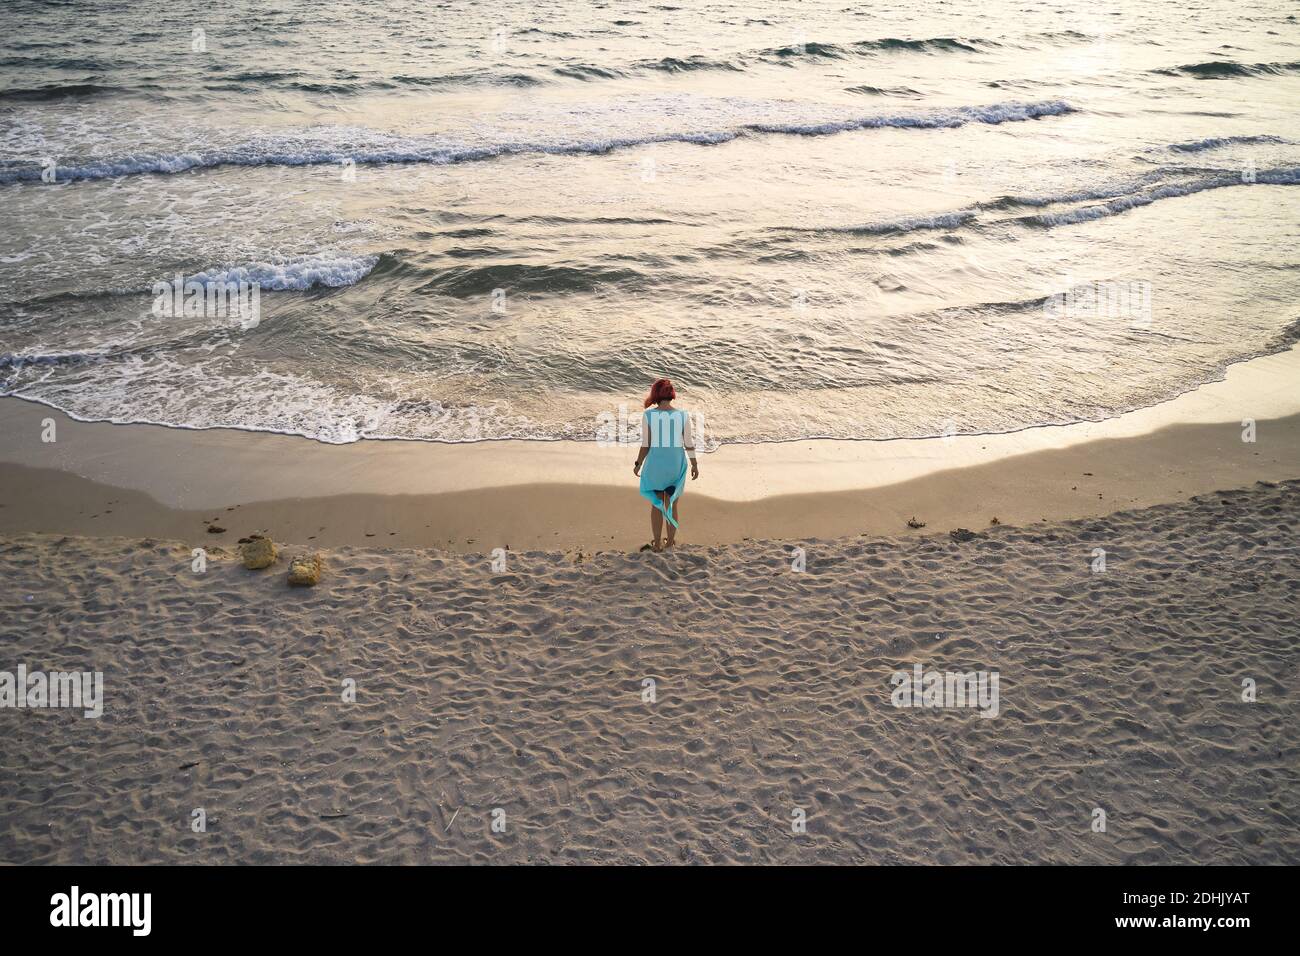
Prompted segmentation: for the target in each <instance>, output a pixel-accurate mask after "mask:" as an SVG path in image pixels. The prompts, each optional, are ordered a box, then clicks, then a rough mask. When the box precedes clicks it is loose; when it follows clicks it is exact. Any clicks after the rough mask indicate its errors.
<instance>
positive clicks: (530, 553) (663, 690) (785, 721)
mask: <svg viewBox="0 0 1300 956" xmlns="http://www.w3.org/2000/svg"><path fill="white" fill-rule="evenodd" d="M1294 361H1295V353H1294V352H1292V353H1285V354H1283V355H1279V356H1271V357H1269V358H1266V359H1260V360H1256V361H1255V362H1252V363H1246V364H1244V365H1242V366H1237V367H1234V368H1233V369H1231V370H1230V371H1229V375H1228V378H1227V379H1226V380H1225V382H1222V383H1216V384H1214V385H1210V386H1206V387H1205V388H1204V389H1200V390H1197V391H1196V392H1194V393H1190V394H1189V395H1188V396H1185V397H1184V398H1182V399H1180V400H1177V402H1176V403H1169V404H1168V405H1165V406H1161V407H1159V408H1156V409H1149V410H1145V411H1142V412H1136V413H1132V414H1131V415H1130V416H1122V417H1121V418H1119V419H1115V420H1112V421H1110V422H1106V423H1097V424H1088V425H1085V426H1080V427H1079V428H1078V429H1076V432H1077V433H1076V434H1068V433H1066V430H1041V429H1040V430H1034V431H1033V432H1030V433H1023V434H1018V435H1012V436H969V437H961V438H954V439H952V440H951V441H949V442H945V441H944V440H942V439H940V440H935V441H932V442H930V443H929V444H928V445H925V444H924V443H898V444H893V446H892V447H890V446H891V443H844V444H841V443H817V442H812V443H805V444H807V445H809V446H812V448H813V449H814V451H812V452H811V460H814V461H815V460H818V459H820V461H821V466H820V468H819V472H820V475H821V477H820V479H819V481H818V482H813V483H811V487H813V488H816V489H818V490H814V491H809V492H807V493H805V494H783V493H778V494H770V495H765V494H763V493H762V489H761V488H760V489H755V487H754V485H753V484H752V483H748V482H746V481H745V480H744V476H745V475H747V474H759V473H762V474H765V475H766V476H767V478H768V481H769V483H770V487H774V488H776V489H779V490H781V491H784V490H785V489H786V488H787V487H789V486H790V485H792V484H798V483H800V482H801V481H802V482H803V483H804V484H805V485H808V484H809V482H807V481H806V480H804V479H806V476H807V471H806V470H805V471H803V473H802V474H801V473H800V469H801V468H803V467H804V466H803V465H800V464H794V465H791V468H793V469H794V473H793V474H791V472H790V471H789V470H785V469H783V465H782V460H783V459H782V452H785V451H788V452H789V457H790V459H791V460H792V461H795V462H807V461H809V460H810V457H809V456H810V452H809V451H807V450H804V449H798V448H795V447H793V446H791V447H790V448H788V449H786V448H785V447H782V448H781V449H778V451H777V452H776V453H775V454H773V452H772V449H771V448H766V449H764V450H763V452H764V453H765V454H768V455H772V456H773V457H774V458H775V459H776V460H775V461H773V462H772V463H770V464H767V465H764V464H763V463H762V462H759V461H757V460H755V450H753V449H746V448H744V447H743V446H742V447H739V448H736V447H730V446H729V447H724V448H723V449H722V450H721V451H719V452H717V453H715V454H712V455H708V456H705V457H704V465H703V467H704V470H705V474H706V475H707V476H708V479H709V481H710V482H711V483H706V482H705V481H701V482H700V483H699V486H700V487H704V488H708V489H709V490H710V491H715V490H716V491H719V492H721V495H720V496H718V497H714V496H713V495H710V494H703V493H695V491H694V489H692V492H691V493H690V494H688V495H687V496H686V498H685V499H684V511H685V514H686V515H687V516H688V518H687V520H688V522H689V523H688V524H687V525H686V526H685V527H686V530H684V531H683V541H682V544H681V545H680V546H679V548H678V550H677V551H676V552H674V553H669V554H664V555H655V554H651V553H647V552H639V551H638V550H637V548H638V546H639V544H640V543H641V542H642V541H644V540H645V532H644V530H643V529H642V528H641V527H640V526H641V525H642V524H643V522H644V514H643V511H644V509H643V507H642V506H641V505H640V504H639V500H638V499H637V498H636V495H635V490H634V486H633V485H632V484H631V483H630V482H626V483H624V484H623V486H619V485H618V484H616V482H617V481H618V480H619V479H616V478H608V479H607V478H606V475H607V474H612V473H613V472H614V469H615V466H616V465H617V467H618V469H619V470H622V469H623V468H625V467H626V463H625V462H624V460H623V459H625V458H628V457H629V455H628V454H627V450H626V449H623V448H616V449H612V450H610V449H597V448H596V447H595V446H591V445H588V446H582V445H578V444H575V443H555V444H548V443H533V444H531V445H529V446H527V448H525V449H524V450H523V451H522V452H521V451H520V448H519V447H517V446H518V445H520V444H522V443H485V444H481V445H474V446H447V445H440V444H435V443H410V442H397V443H388V442H380V443H374V442H371V443H363V444H362V445H360V446H326V445H321V444H318V443H314V442H309V441H306V440H304V439H298V438H291V437H284V436H274V435H247V434H243V433H235V432H223V431H191V432H186V431H177V430H169V429H161V428H154V427H152V426H141V425H137V426H114V425H106V424H83V423H78V422H74V421H72V420H70V419H66V418H65V417H62V416H60V415H58V414H57V413H55V412H53V411H52V410H50V409H47V408H44V407H42V406H38V405H34V404H32V403H26V402H17V401H12V400H6V401H3V402H0V421H3V423H4V433H5V435H6V439H7V440H6V442H5V445H4V453H3V454H4V457H5V459H6V461H5V463H3V464H0V505H3V507H0V532H2V536H0V568H2V569H3V580H4V581H5V585H6V586H5V590H4V595H3V598H2V601H3V620H4V625H3V627H2V628H0V632H2V637H3V640H4V645H5V647H6V649H7V650H6V667H7V668H8V669H9V670H10V671H12V670H13V667H14V666H15V665H17V664H20V663H21V664H25V665H26V667H27V668H28V669H29V670H51V671H52V670H63V669H65V668H66V669H72V670H94V671H99V672H102V674H103V681H104V701H103V715H102V716H101V717H99V718H97V719H88V718H84V717H83V716H81V715H80V714H74V713H71V712H68V711H56V712H50V711H47V712H29V713H25V714H21V715H17V716H18V717H19V719H11V720H9V721H8V723H7V727H8V732H7V733H6V735H5V743H4V745H3V751H4V763H5V766H6V770H7V779H8V780H9V781H10V786H9V787H7V788H6V792H5V795H4V799H3V802H0V860H3V861H5V862H10V863H53V862H65V863H66V862H86V863H139V862H166V863H182V862H208V863H220V862H240V863H284V862H327V863H337V862H382V863H450V862H481V863H529V862H557V863H565V862H584V863H593V862H618V863H759V862H763V863H807V862H827V863H1012V862H1015V863H1193V862H1195V863H1222V864H1228V863H1239V864H1244V863H1249V864H1253V863H1289V864H1294V863H1296V862H1298V861H1300V838H1298V837H1297V833H1298V832H1300V831H1298V830H1297V827H1296V821H1297V820H1298V819H1300V806H1297V803H1296V793H1297V792H1298V791H1297V783H1298V782H1300V781H1297V771H1296V761H1295V754H1296V749H1297V746H1298V745H1300V741H1298V739H1297V731H1296V728H1297V726H1300V724H1297V721H1296V716H1297V714H1296V708H1297V699H1296V696H1295V692H1294V681H1293V680H1292V679H1291V678H1292V677H1294V672H1295V667H1294V652H1295V634H1294V628H1295V621H1296V620H1297V619H1300V577H1298V576H1297V572H1298V569H1300V540H1298V539H1297V533H1296V532H1297V525H1296V519H1297V515H1298V514H1300V482H1297V481H1296V480H1294V479H1295V477H1296V476H1297V475H1300V431H1298V429H1300V415H1296V414H1283V413H1286V412H1288V411H1293V410H1292V409H1290V408H1288V403H1289V402H1294V401H1295V400H1296V398H1295V395H1294V393H1293V391H1292V390H1291V389H1290V387H1289V382H1290V379H1289V377H1288V376H1289V375H1290V373H1291V372H1292V371H1293V364H1294ZM1256 408H1257V409H1262V410H1263V414H1265V415H1267V414H1269V413H1270V412H1271V413H1274V414H1277V415H1279V416H1280V417H1274V418H1267V417H1266V418H1261V419H1260V420H1259V421H1257V422H1255V429H1256V432H1255V438H1256V440H1255V441H1254V442H1246V441H1243V440H1242V432H1243V430H1242V421H1241V417H1242V416H1243V415H1244V414H1245V411H1243V409H1245V410H1247V411H1248V410H1250V409H1256ZM1216 417H1217V418H1218V419H1219V420H1217V421H1216V420H1215V419H1216ZM46 419H53V420H54V421H55V422H56V429H57V436H58V438H57V441H56V442H53V443H41V442H40V441H39V434H40V430H41V428H42V424H43V422H45V420H46ZM1180 419H1181V420H1180ZM1200 419H1205V420H1200ZM906 445H911V446H913V447H904V446H906ZM918 447H919V448H920V449H921V450H922V451H923V454H922V455H920V456H919V457H918V455H917V454H915V452H916V451H917V448H918ZM615 455H616V456H617V459H616V461H615V460H614V458H613V457H612V456H615ZM42 456H44V458H42ZM855 456H856V458H855ZM873 456H874V458H873ZM453 461H458V462H460V466H461V468H460V470H458V471H451V472H449V470H448V468H449V463H451V462H453ZM494 462H495V463H496V465H498V466H499V468H498V470H496V471H494V470H493V467H494V465H493V463H494ZM510 462H513V465H511V464H510ZM582 463H586V465H587V472H586V473H587V474H588V476H589V477H588V480H587V481H585V482H577V481H572V480H570V481H567V482H566V481H562V482H557V483H554V484H547V483H542V482H539V481H538V480H537V478H538V477H539V474H538V472H539V470H540V471H546V470H548V469H549V470H550V472H551V473H553V474H555V475H557V476H559V477H561V478H569V479H572V478H576V477H579V476H580V475H582V474H583V471H582ZM593 463H594V464H593ZM606 463H608V464H606ZM887 463H891V464H887ZM873 465H874V467H873ZM891 467H892V469H893V470H892V471H891V470H890V468H891ZM604 469H608V470H604ZM882 473H883V475H884V477H885V479H886V480H884V481H882ZM852 474H858V475H861V476H865V477H863V478H860V479H859V480H858V485H859V486H857V487H843V486H842V485H843V483H845V482H848V483H849V484H852V482H853V480H854V479H853V478H852V477H846V476H849V475H852ZM466 475H473V476H474V480H475V481H477V482H478V483H479V484H482V485H485V486H484V487H461V486H460V484H463V483H466V481H467V479H466ZM891 476H892V477H899V478H901V480H898V481H895V482H893V483H889V482H888V480H887V479H888V477H891ZM629 477H630V475H629ZM492 478H495V479H497V481H496V482H494V481H492V480H489V479H492ZM111 481H115V482H117V484H113V483H110V482H111ZM340 487H351V488H354V489H357V490H354V491H353V492H352V493H345V494H333V493H331V492H334V491H336V490H337V489H338V488H340ZM295 488H296V489H298V490H300V491H301V492H302V494H300V495H287V494H285V491H286V489H295ZM1225 489H1236V490H1225ZM260 494H265V495H267V496H268V497H266V498H260V497H259V495H260ZM727 494H730V495H731V497H725V495H727ZM276 495H280V497H276ZM912 516H916V517H917V519H918V523H920V522H924V525H925V526H924V527H922V528H909V527H907V525H906V522H907V519H908V518H909V517H912ZM995 517H996V518H998V521H997V523H993V520H992V519H993V518H995ZM214 527H215V528H219V529H222V530H219V531H212V530H209V529H211V528H214ZM960 529H964V530H960ZM256 531H263V532H265V533H267V534H268V535H270V536H271V537H272V538H273V539H274V540H276V541H277V542H279V543H280V545H281V553H280V556H279V559H278V560H277V562H276V563H275V564H274V565H272V566H271V567H270V568H268V569H265V570H262V571H250V570H247V569H246V568H244V567H243V566H242V565H241V564H240V561H239V554H238V544H237V541H236V539H238V538H242V537H246V536H247V535H249V534H250V533H253V532H256ZM953 532H956V534H954V533H953ZM195 548H203V549H204V551H205V553H206V561H207V564H206V567H205V568H204V569H203V570H202V571H201V572H200V571H196V570H195V567H194V564H193V561H194V550H193V549H195ZM495 548H502V549H504V550H503V551H502V552H498V553H497V554H496V555H495V556H494V555H493V554H492V552H493V550H494V549H495ZM1098 549H1101V550H1102V551H1104V552H1105V555H1104V570H1098V566H1097V555H1098V553H1099V552H1098ZM313 551H319V552H320V553H321V554H322V557H323V566H324V572H323V576H322V580H321V583H320V584H319V585H317V586H316V587H315V588H310V589H297V588H294V589H291V588H288V587H287V586H286V569H287V566H288V562H289V560H290V559H291V558H292V557H294V556H296V555H300V554H307V553H310V552H313ZM494 557H496V558H497V560H496V561H495V562H494V560H493V559H494ZM801 562H802V566H803V570H796V569H795V565H797V564H800V563H801ZM917 665H920V666H921V667H922V668H923V669H925V670H937V671H940V672H954V671H955V672H959V673H967V672H995V673H997V674H998V676H999V680H1000V691H999V693H1000V701H999V705H998V706H997V707H996V708H995V710H996V715H995V716H994V715H990V716H989V717H987V718H986V717H983V716H981V714H980V713H979V712H976V711H975V710H972V709H962V708H960V707H958V708H956V709H951V708H947V709H936V710H930V709H925V708H906V707H897V706H895V701H894V700H893V698H892V697H891V694H892V685H891V677H892V675H894V674H896V673H899V672H904V673H910V672H911V671H912V669H913V668H915V667H916V666H917ZM1247 679H1249V680H1250V681H1253V682H1254V686H1255V689H1256V695H1257V696H1256V699H1254V700H1253V701H1252V702H1247V701H1245V700H1243V681H1244V680H1247ZM348 681H351V682H354V683H353V684H351V685H350V686H351V687H352V688H354V690H355V700H345V699H344V694H345V693H346V692H347V688H348V686H349V685H347V684H345V682H348ZM647 681H650V682H652V683H651V684H647V683H646V682H647ZM650 690H652V691H653V699H652V700H651V699H647V698H646V696H645V695H646V694H647V693H649V692H650ZM10 716H11V717H13V716H14V715H13V714H10ZM196 810H201V811H202V813H203V815H204V819H205V820H206V830H205V831H204V832H201V833H196V832H193V831H192V829H191V822H192V815H193V813H194V811H196ZM1098 811H1100V812H1102V813H1104V815H1105V820H1106V828H1105V830H1104V832H1098V831H1095V830H1094V829H1093V825H1094V821H1095V819H1096V814H1097V812H1098ZM800 812H802V814H804V819H805V820H806V830H805V831H804V832H800V833H794V832H792V827H791V821H792V819H793V817H794V815H795V814H798V813H800ZM494 820H503V821H504V823H503V824H499V825H503V826H504V831H502V832H498V831H494V830H493V829H492V826H493V822H494Z"/></svg>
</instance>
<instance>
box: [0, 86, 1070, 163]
mask: <svg viewBox="0 0 1300 956" xmlns="http://www.w3.org/2000/svg"><path fill="white" fill-rule="evenodd" d="M713 105H714V106H715V107H717V106H720V107H724V108H726V109H733V108H734V104H731V103H729V102H726V101H719V102H718V103H716V104H713ZM768 106H769V107H770V111H772V112H776V113H780V114H788V113H790V112H791V107H790V104H768ZM759 112H761V110H760V111H759ZM824 112H825V114H826V115H825V116H823V117H819V118H817V119H816V120H812V121H804V120H797V119H784V118H783V119H782V120H781V121H779V122H769V121H765V120H761V119H755V118H751V117H749V116H746V115H744V113H743V112H742V111H735V112H733V113H732V115H731V116H730V122H731V124H732V125H731V126H730V128H723V129H703V130H698V129H697V130H690V129H676V130H670V131H665V132H654V133H633V134H622V135H620V134H618V133H612V132H611V134H610V135H602V134H601V133H600V132H599V131H597V130H592V129H588V130H587V131H586V132H585V134H584V138H581V139H559V140H556V141H547V140H543V139H538V140H513V139H506V140H502V141H496V142H493V141H488V142H482V143H455V142H449V141H448V140H446V139H445V138H434V137H413V136H399V135H394V134H389V133H383V132H380V131H373V130H372V131H367V130H361V131H355V132H353V131H348V132H349V133H350V135H349V137H348V139H347V140H346V141H344V140H340V137H339V132H338V131H333V132H330V133H321V134H319V136H318V137H317V138H316V139H315V141H314V139H313V137H314V136H316V134H314V133H313V131H311V130H305V131H300V132H297V133H294V134H278V135H268V136H263V137H259V138H257V139H251V140H247V141H245V142H242V143H235V144H232V145H230V146H226V147H221V148H212V149H203V150H196V151H190V152H183V153H175V154H167V155H144V156H124V157H121V158H118V159H102V160H95V161H93V162H84V163H77V164H69V165H62V166H57V167H56V168H55V170H54V178H55V181H56V182H62V183H68V182H90V181H95V180H101V179H112V178H116V177H121V176H135V175H144V174H158V175H174V174H176V173H183V172H188V171H191V170H197V169H213V168H216V167H220V166H319V165H332V164H342V163H345V162H351V163H354V164H356V165H388V164H399V163H429V164H438V165H445V164H452V163H463V162H473V161H477V160H485V159H493V158H497V157H502V156H510V155H520V154H529V153H545V154H553V155H580V154H599V153H607V152H610V151H612V150H616V149H626V148H631V147H636V146H646V145H652V144H656V143H696V144H701V145H717V144H721V143H725V142H728V141H730V140H733V139H736V138H738V137H741V136H745V135H748V134H752V133H779V134H791V135H800V136H821V135H830V134H834V133H842V132H848V131H852V130H866V129H885V128H894V129H951V128H954V127H958V126H965V125H967V124H968V123H986V124H993V125H996V124H999V123H1011V122H1023V121H1026V120H1031V119H1037V118H1040V117H1046V116H1060V115H1064V114H1066V113H1071V112H1075V107H1073V106H1071V105H1070V104H1069V103H1066V102H1065V101H1063V100H1050V101H1045V102H1039V103H994V104H990V105H987V106H962V107H955V108H950V109H937V110H918V111H916V112H912V113H893V114H870V115H866V116H864V115H861V114H846V113H845V112H844V111H843V110H838V111H835V110H834V109H832V108H830V107H827V108H826V109H825V110H824ZM836 112H838V115H835V114H836ZM727 118H728V117H727V116H726V115H725V113H716V115H712V116H710V114H709V113H708V112H707V111H705V112H704V113H703V114H702V116H701V121H712V122H719V121H726V120H727ZM41 172H42V170H41V168H40V167H38V166H34V165H31V166H19V167H15V168H8V169H0V183H15V182H24V181H28V182H30V181H38V180H40V178H41Z"/></svg>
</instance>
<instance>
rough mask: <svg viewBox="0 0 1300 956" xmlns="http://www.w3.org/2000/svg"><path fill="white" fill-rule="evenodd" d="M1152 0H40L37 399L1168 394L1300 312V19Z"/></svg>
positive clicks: (29, 389) (169, 419) (21, 332)
mask: <svg viewBox="0 0 1300 956" xmlns="http://www.w3.org/2000/svg"><path fill="white" fill-rule="evenodd" d="M271 6H274V7H275V8H276V9H266V8H267V7H271ZM1126 6H1128V7H1129V9H1128V10H1125V11H1120V10H1119V8H1118V7H1109V6H1107V5H1105V4H1099V3H1094V2H1079V0H1070V2H1067V3H1063V4H1060V5H1055V4H1040V3H1030V2H1023V3H1001V4H998V3H989V2H971V3H965V2H961V3H958V2H952V3H919V4H918V3H886V4H879V3H877V4H851V5H846V4H845V3H844V2H843V0H838V2H825V0H806V2H803V3H799V4H787V3H782V4H771V3H736V2H726V3H722V2H718V3H703V2H689V0H678V2H676V3H671V4H662V5H657V4H645V3H642V4H635V5H628V4H589V3H576V2H568V3H560V2H529V3H517V2H495V3H478V4H474V3H468V2H445V3H441V4H436V5H435V4H428V3H425V2H416V0H400V2H384V3H378V2H376V3H370V2H354V3H321V2H311V3H308V2H304V0H288V2H283V3H279V4H274V5H271V4H253V3H250V4H247V5H246V6H245V5H242V4H233V5H231V7H232V9H225V8H222V9H221V10H217V9H216V8H215V7H213V5H211V4H208V3H197V2H188V0H169V2H167V3H158V4H153V3H148V4H146V3H129V4H121V5H116V6H114V5H94V6H93V7H92V6H91V5H89V4H73V5H68V6H63V5H60V6H53V5H48V4H46V3H36V2H26V0H14V2H9V3H7V4H6V5H5V13H4V19H5V27H6V29H5V30H4V31H0V34H2V35H0V82H2V84H3V90H2V91H0V215H2V216H3V221H4V225H5V228H4V229H3V231H2V232H0V392H2V393H4V394H11V395H19V396H23V397H26V398H30V399H36V400H39V401H42V402H46V403H49V404H51V405H54V406H57V407H59V408H61V409H64V410H66V411H67V412H69V413H71V414H73V415H75V416H77V417H80V418H85V419H92V420H109V421H116V422H157V423H162V424H169V425H175V426H182V427H211V426H232V427H238V428H246V429H257V430H273V431H282V432H290V433H295V434H302V435H307V436H311V437H315V438H320V439H322V440H326V441H352V440H356V439H358V438H421V439H443V440H452V441H464V440H476V439H485V438H500V437H520V438H534V439H552V438H578V439H591V438H593V437H595V435H596V433H597V423H598V422H599V421H601V417H602V415H605V416H606V417H607V416H608V415H609V414H610V413H615V412H617V410H618V406H619V404H620V403H627V404H628V405H629V406H630V407H631V409H632V410H635V408H637V407H638V405H639V399H640V396H641V395H642V394H643V393H644V390H645V387H646V386H647V385H648V383H649V382H650V381H651V380H652V379H654V378H656V377H658V376H661V375H668V376H671V377H672V378H673V379H675V380H676V381H677V382H678V383H679V385H680V386H681V387H682V389H683V399H684V400H685V404H687V405H688V406H689V407H691V408H693V409H695V410H698V411H700V412H702V413H703V415H704V418H705V427H706V431H707V433H708V435H709V437H710V439H712V440H713V441H772V440H783V439H793V438H804V437H814V436H829V437H837V438H886V437H894V436H923V435H934V434H941V433H944V432H950V431H956V432H970V431H993V430H1010V429H1016V428H1022V427H1025V426H1029V425H1035V424H1043V423H1060V422H1069V421H1076V420H1080V419H1092V418H1099V417H1104V416H1107V415H1112V414H1115V413H1118V412H1120V411H1123V410H1126V409H1131V408H1135V407H1139V406H1144V405H1149V404H1152V403H1154V402H1158V401H1161V400H1164V399H1167V398H1169V397H1171V396H1173V395H1175V394H1178V393H1180V392H1182V391H1185V390H1187V389H1189V388H1192V387H1195V386H1196V385H1198V384H1200V383H1203V382H1206V381H1209V380H1211V379H1214V378H1216V377H1218V376H1219V375H1220V374H1221V372H1222V370H1223V368H1224V367H1225V365H1227V364H1229V363H1231V362H1233V361H1237V360H1239V359H1241V358H1244V357H1248V356H1251V355H1257V354H1261V353H1264V352H1269V351H1275V350H1278V349H1280V348H1284V347H1286V346H1287V345H1288V344H1290V343H1291V342H1292V341H1293V340H1294V339H1295V338H1297V319H1298V318H1300V309H1297V306H1296V304H1295V298H1296V292H1297V290H1298V289H1300V253H1298V252H1297V238H1298V237H1300V236H1298V234H1300V227H1298V225H1297V222H1298V221H1300V217H1298V216H1297V212H1298V211H1300V207H1298V205H1297V198H1298V197H1300V190H1296V189H1294V188H1293V186H1294V185H1295V184H1296V183H1297V182H1300V145H1298V143H1300V129H1298V128H1297V125H1298V124H1297V122H1296V104H1297V103H1300V24H1298V23H1297V20H1296V16H1295V11H1296V7H1295V6H1294V5H1293V4H1288V3H1282V2H1274V0H1269V2H1265V3H1237V2H1222V0H1214V2H1207V3H1183V2H1179V3H1171V2H1154V3H1144V4H1141V5H1138V4H1129V5H1126ZM91 11H93V12H91ZM42 173H45V179H47V180H48V179H53V182H47V181H43V179H42ZM177 275H180V276H182V277H194V276H198V277H200V281H207V282H213V281H216V280H221V279H239V278H244V279H249V280H256V281H258V282H260V283H261V295H260V309H261V311H260V321H259V322H258V323H257V324H256V325H250V326H249V327H243V325H244V324H247V323H244V324H241V323H239V322H237V321H236V322H232V321H231V320H230V317H228V316H223V315H216V316H190V317H184V316H179V317H175V316H166V315H164V316H160V315H157V314H155V312H154V311H153V310H152V306H153V304H154V296H153V293H152V291H151V290H152V287H153V285H154V283H156V282H159V281H168V280H171V279H172V278H173V277H175V276H177Z"/></svg>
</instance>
